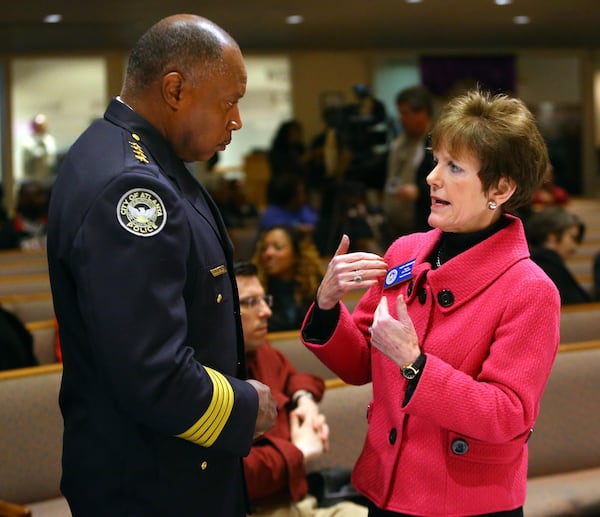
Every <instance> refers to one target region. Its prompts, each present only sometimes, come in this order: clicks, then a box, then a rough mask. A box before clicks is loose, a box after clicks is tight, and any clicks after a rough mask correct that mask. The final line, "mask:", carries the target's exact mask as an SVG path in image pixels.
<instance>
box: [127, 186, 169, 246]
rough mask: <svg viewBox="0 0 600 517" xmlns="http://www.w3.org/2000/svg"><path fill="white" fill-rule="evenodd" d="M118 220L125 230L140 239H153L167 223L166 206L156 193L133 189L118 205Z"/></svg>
mask: <svg viewBox="0 0 600 517" xmlns="http://www.w3.org/2000/svg"><path fill="white" fill-rule="evenodd" d="M117 220H118V221H119V223H120V224H121V226H122V227H123V228H125V229H126V230H127V231H128V232H131V233H133V234H134V235H139V236H140V237H152V236H153V235H156V234H157V233H159V232H160V231H161V230H162V229H163V227H164V226H165V223H166V222H167V212H166V211H165V204H164V203H163V201H162V199H161V198H160V197H159V196H158V194H156V192H154V191H152V190H149V189H145V188H137V189H132V190H130V191H128V192H126V193H125V194H123V196H122V197H121V199H119V202H118V203H117Z"/></svg>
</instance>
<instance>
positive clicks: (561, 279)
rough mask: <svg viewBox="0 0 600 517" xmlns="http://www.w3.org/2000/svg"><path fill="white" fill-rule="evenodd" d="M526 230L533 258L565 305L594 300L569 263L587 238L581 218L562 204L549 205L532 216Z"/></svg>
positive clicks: (528, 220)
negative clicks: (553, 284)
mask: <svg viewBox="0 0 600 517" xmlns="http://www.w3.org/2000/svg"><path fill="white" fill-rule="evenodd" d="M525 233H526V235H527V241H528V243H529V249H530V252H531V260H533V261H534V262H535V263H536V264H537V265H538V266H540V267H541V268H542V269H543V270H544V271H545V273H546V274H547V275H548V276H549V277H550V279H551V280H552V281H553V282H554V283H555V284H556V287H557V288H558V292H559V293H560V302H561V304H562V305H569V304H573V303H586V302H591V301H592V297H591V294H590V293H588V292H587V291H586V290H585V289H584V288H583V287H582V286H581V285H580V284H579V282H578V281H577V279H576V278H575V277H574V276H573V274H572V273H571V271H569V268H568V267H567V264H566V261H567V259H568V258H569V257H571V256H572V255H573V254H574V253H575V251H577V248H578V246H579V245H580V244H581V241H582V240H583V235H584V233H585V226H584V224H583V222H582V221H581V219H579V217H578V216H577V215H576V214H574V213H572V212H569V211H568V210H566V209H564V208H563V207H561V206H547V207H545V208H543V209H542V210H540V211H539V212H533V213H532V214H531V215H530V216H529V218H528V219H527V222H526V223H525Z"/></svg>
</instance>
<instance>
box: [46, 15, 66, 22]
mask: <svg viewBox="0 0 600 517" xmlns="http://www.w3.org/2000/svg"><path fill="white" fill-rule="evenodd" d="M61 20H62V14H49V15H48V16H46V17H45V18H44V23H58V22H60V21H61Z"/></svg>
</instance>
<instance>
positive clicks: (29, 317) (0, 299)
mask: <svg viewBox="0 0 600 517" xmlns="http://www.w3.org/2000/svg"><path fill="white" fill-rule="evenodd" d="M0 305H1V306H2V307H4V308H5V309H6V310H8V311H10V312H12V313H13V314H15V315H16V316H17V317H18V318H19V319H20V320H21V321H22V322H23V323H28V322H31V321H43V320H49V319H52V318H53V317H54V304H53V302H52V293H51V292H50V291H43V292H37V293H21V294H7V295H0Z"/></svg>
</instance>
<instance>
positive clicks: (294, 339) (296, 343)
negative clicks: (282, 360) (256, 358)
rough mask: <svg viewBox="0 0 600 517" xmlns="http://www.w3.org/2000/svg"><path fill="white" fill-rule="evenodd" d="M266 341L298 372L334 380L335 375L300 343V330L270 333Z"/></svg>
mask: <svg viewBox="0 0 600 517" xmlns="http://www.w3.org/2000/svg"><path fill="white" fill-rule="evenodd" d="M267 341H269V343H270V344H271V346H272V347H273V348H276V349H277V350H280V351H281V352H283V354H284V355H285V356H286V357H287V358H288V359H289V360H290V361H291V363H292V364H293V365H294V366H295V367H296V370H298V371H299V372H306V373H312V374H314V375H318V376H319V377H321V378H322V379H335V378H337V375H335V374H334V373H333V372H332V371H331V370H330V369H329V368H327V367H326V366H325V365H324V364H323V363H322V362H321V361H319V359H317V357H316V356H315V355H314V354H313V353H312V352H311V351H310V350H308V349H307V348H306V347H305V346H304V344H303V343H302V341H300V330H286V331H281V332H270V333H269V334H268V335H267Z"/></svg>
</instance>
